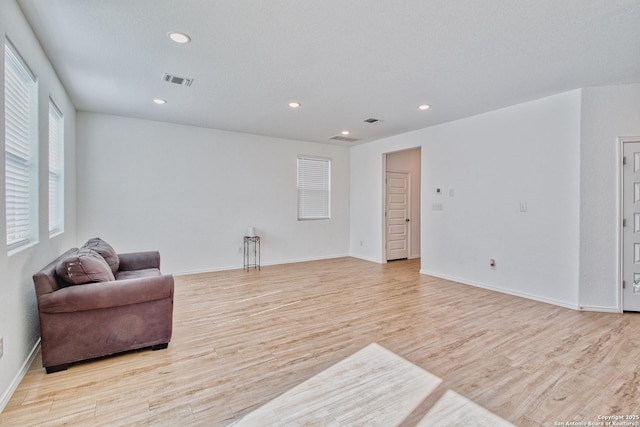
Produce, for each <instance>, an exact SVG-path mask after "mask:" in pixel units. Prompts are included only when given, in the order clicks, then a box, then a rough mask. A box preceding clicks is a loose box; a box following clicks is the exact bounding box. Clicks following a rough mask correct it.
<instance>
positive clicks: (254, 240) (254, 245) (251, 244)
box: [244, 236, 260, 271]
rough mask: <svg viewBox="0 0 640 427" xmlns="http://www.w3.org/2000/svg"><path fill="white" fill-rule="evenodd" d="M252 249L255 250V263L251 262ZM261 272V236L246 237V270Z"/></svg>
mask: <svg viewBox="0 0 640 427" xmlns="http://www.w3.org/2000/svg"><path fill="white" fill-rule="evenodd" d="M251 249H253V262H251ZM252 267H253V268H257V269H258V270H260V236H244V269H245V270H246V271H249V269H250V268H252Z"/></svg>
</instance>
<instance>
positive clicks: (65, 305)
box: [33, 238, 174, 373]
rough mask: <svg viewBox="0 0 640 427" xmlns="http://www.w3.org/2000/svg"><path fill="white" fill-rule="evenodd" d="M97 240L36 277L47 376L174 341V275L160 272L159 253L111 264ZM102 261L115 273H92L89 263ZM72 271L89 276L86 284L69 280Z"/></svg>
mask: <svg viewBox="0 0 640 427" xmlns="http://www.w3.org/2000/svg"><path fill="white" fill-rule="evenodd" d="M96 240H98V241H100V239H97V238H96V239H91V240H90V241H89V242H87V244H85V246H84V247H82V248H80V249H76V248H74V249H70V250H69V251H67V252H65V253H64V254H62V255H60V256H59V257H58V258H57V259H56V260H54V261H52V262H51V263H50V264H49V265H47V266H46V267H44V268H43V269H42V270H40V271H39V272H38V273H36V274H35V275H34V276H33V281H34V285H35V290H36V298H37V303H38V314H39V316H40V334H41V337H42V341H41V346H42V366H43V367H45V368H46V370H47V373H52V372H57V371H61V370H65V369H67V368H68V365H69V363H71V362H76V361H80V360H85V359H91V358H95V357H100V356H105V355H109V354H114V353H119V352H123V351H127V350H133V349H139V348H144V347H151V348H153V349H154V350H158V349H162V348H166V347H167V345H168V343H169V341H170V340H171V333H172V327H173V326H172V325H173V286H174V283H173V276H171V275H162V274H161V273H160V254H159V253H158V252H136V253H126V254H117V255H116V254H115V252H113V255H115V259H116V261H117V262H115V264H114V263H113V262H112V261H113V259H111V260H110V261H109V263H108V264H107V262H105V259H107V260H108V258H105V259H102V260H101V257H100V256H99V255H98V256H96V251H95V250H94V249H96V247H95V245H94V247H92V244H91V242H92V241H93V243H94V244H95V241H96ZM100 242H101V243H104V242H102V241H100ZM107 246H108V245H107ZM109 248H110V247H109ZM83 251H84V252H83ZM87 254H88V256H87ZM112 258H113V257H112ZM87 261H90V262H87ZM102 262H104V265H106V266H107V267H111V268H113V270H114V271H113V274H111V271H109V272H108V273H104V271H103V273H104V277H99V276H96V275H95V274H94V273H95V271H93V270H91V268H92V264H91V263H94V264H99V266H98V267H99V269H102V268H103V264H102ZM73 268H76V269H81V270H82V273H86V274H87V277H84V276H83V277H82V280H83V281H84V283H82V284H76V283H69V282H68V281H67V280H70V279H69V278H68V277H66V274H67V273H69V274H70V273H71V272H72V269H73ZM78 277H79V275H78V274H75V273H74V274H73V277H72V278H71V279H73V280H80V279H79V278H78ZM112 278H113V279H115V280H112ZM73 280H72V282H73Z"/></svg>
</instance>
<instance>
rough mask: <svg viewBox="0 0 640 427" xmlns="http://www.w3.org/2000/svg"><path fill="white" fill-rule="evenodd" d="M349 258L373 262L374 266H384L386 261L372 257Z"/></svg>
mask: <svg viewBox="0 0 640 427" xmlns="http://www.w3.org/2000/svg"><path fill="white" fill-rule="evenodd" d="M349 257H351V258H357V259H361V260H363V261H369V262H374V263H376V264H386V263H387V260H380V259H375V258H373V257H368V256H364V255H356V254H351V255H349Z"/></svg>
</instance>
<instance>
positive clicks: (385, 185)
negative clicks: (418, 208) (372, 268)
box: [382, 168, 413, 263]
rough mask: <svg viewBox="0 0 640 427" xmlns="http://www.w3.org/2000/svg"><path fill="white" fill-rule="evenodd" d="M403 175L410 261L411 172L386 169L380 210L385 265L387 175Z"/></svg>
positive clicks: (409, 257)
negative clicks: (381, 214)
mask: <svg viewBox="0 0 640 427" xmlns="http://www.w3.org/2000/svg"><path fill="white" fill-rule="evenodd" d="M388 172H391V173H404V174H407V215H408V216H409V222H408V223H407V259H411V226H412V224H411V222H412V221H413V219H412V218H411V199H412V197H411V190H412V188H411V171H406V170H400V169H386V168H385V171H384V180H383V192H382V194H383V196H382V197H383V199H384V200H383V202H382V210H383V217H382V221H383V223H384V224H383V228H384V233H382V247H383V250H384V257H383V260H384V262H385V263H386V262H387V261H388V260H387V228H388V227H387V173H388Z"/></svg>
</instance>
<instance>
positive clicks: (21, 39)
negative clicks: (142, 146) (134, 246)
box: [0, 0, 76, 410]
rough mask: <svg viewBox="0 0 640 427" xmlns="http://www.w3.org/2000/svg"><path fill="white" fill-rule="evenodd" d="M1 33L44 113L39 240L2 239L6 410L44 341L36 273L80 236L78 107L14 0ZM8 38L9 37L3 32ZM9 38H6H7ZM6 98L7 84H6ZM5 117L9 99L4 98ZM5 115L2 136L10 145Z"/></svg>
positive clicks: (2, 9)
mask: <svg viewBox="0 0 640 427" xmlns="http://www.w3.org/2000/svg"><path fill="white" fill-rule="evenodd" d="M0 33H1V34H2V35H3V36H5V37H8V38H9V39H10V40H11V42H12V43H13V45H14V46H15V47H16V49H17V50H18V51H19V52H20V54H21V56H22V57H23V59H24V60H25V61H26V62H27V64H28V65H29V67H30V68H31V70H32V71H33V73H34V74H35V75H36V77H37V79H38V103H39V105H38V115H39V138H38V141H39V156H40V158H39V188H40V191H39V207H38V213H39V219H40V220H39V240H40V241H39V243H37V244H35V245H33V246H31V247H29V248H27V249H24V250H22V251H21V252H18V253H16V254H13V255H12V256H10V257H9V256H7V249H6V243H5V241H6V240H5V239H4V238H3V239H0V337H3V338H4V355H3V356H2V358H1V359H0V410H2V408H3V407H4V406H5V405H6V403H7V402H8V400H9V398H10V397H11V393H12V392H13V390H14V389H15V387H17V385H18V383H19V381H20V379H21V377H22V375H23V374H24V373H25V372H26V369H27V368H28V365H27V362H28V361H29V357H30V356H31V355H32V352H33V351H34V349H35V348H36V345H37V343H38V342H39V337H40V331H39V325H38V312H37V308H36V300H35V292H34V288H33V282H32V279H31V276H32V275H33V274H34V273H35V272H36V271H37V270H39V269H40V268H41V267H44V266H45V265H46V264H48V263H49V262H50V261H51V260H53V259H54V258H55V257H56V256H58V255H59V254H61V253H62V252H64V251H65V250H66V248H68V247H71V246H72V245H73V244H74V243H75V241H76V235H75V232H76V211H75V205H76V198H75V182H76V170H75V108H74V107H73V105H72V104H71V102H70V101H69V98H68V97H67V94H66V92H65V90H64V88H63V87H62V85H61V83H60V81H59V80H58V78H57V76H56V74H55V71H54V70H53V68H52V67H51V64H50V63H49V61H48V59H47V57H46V56H45V55H44V53H43V51H42V49H41V48H40V45H39V43H38V41H37V40H36V38H35V36H34V35H33V33H32V32H31V29H30V27H29V25H28V24H27V22H26V20H25V19H24V17H23V15H22V13H21V11H20V9H19V8H18V6H17V5H16V3H15V1H14V0H3V1H2V2H0ZM3 39H4V37H3ZM3 41H4V40H3ZM2 49H3V50H2V55H1V56H0V57H1V58H2V59H0V81H2V82H3V81H4V45H3V46H2ZM0 91H2V92H1V93H2V96H0V99H2V100H4V84H0ZM49 97H52V98H53V99H54V100H55V102H56V103H57V105H58V107H60V109H61V110H62V112H63V114H64V128H65V141H64V143H65V232H64V233H63V234H61V235H59V236H57V237H55V238H53V239H50V238H49V232H48V194H47V189H48V184H47V180H48V175H47V171H48V158H47V152H48V139H47V138H48V111H49V104H48V102H49ZM0 117H4V102H0ZM4 135H5V133H4V119H1V120H0V140H1V141H2V146H3V147H4ZM0 152H1V153H2V154H0V168H1V169H2V172H1V173H0V181H1V183H0V224H2V225H1V226H0V228H1V229H2V233H1V234H2V235H3V236H4V235H5V215H4V212H5V207H4V203H5V202H4V200H5V197H4V188H5V184H4V148H3V149H2V150H0Z"/></svg>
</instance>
